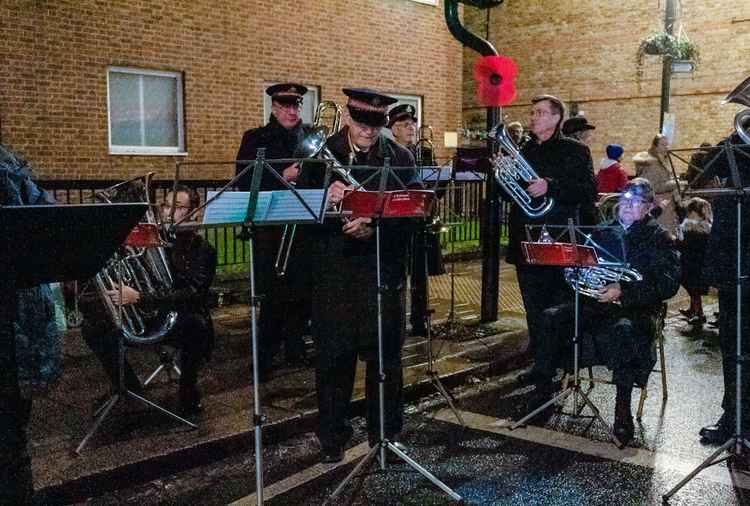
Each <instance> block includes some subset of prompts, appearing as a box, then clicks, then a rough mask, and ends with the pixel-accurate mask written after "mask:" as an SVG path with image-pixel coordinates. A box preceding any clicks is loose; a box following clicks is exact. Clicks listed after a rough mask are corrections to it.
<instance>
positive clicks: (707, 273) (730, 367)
mask: <svg viewBox="0 0 750 506" xmlns="http://www.w3.org/2000/svg"><path fill="white" fill-rule="evenodd" d="M724 142H729V143H731V144H733V145H737V144H740V145H741V144H743V143H744V142H743V141H742V139H740V137H739V136H738V135H737V133H736V132H735V133H733V134H732V135H731V136H730V137H729V138H728V139H725V140H724V141H722V142H721V143H719V145H722V144H723V143H724ZM748 157H750V148H747V147H743V148H741V149H739V150H735V159H736V161H737V170H738V172H739V176H740V179H741V183H742V187H743V188H746V187H748V186H750V159H749V158H748ZM707 170H708V171H710V172H711V173H712V174H711V176H718V177H719V178H720V179H721V180H722V181H725V180H726V181H727V183H726V186H728V187H729V186H732V184H733V183H732V178H731V174H730V170H729V161H728V160H727V156H726V152H722V153H720V154H719V155H718V157H717V159H716V160H715V161H714V162H713V163H712V164H711V165H710V166H709V167H708V169H707ZM706 180H707V178H706V179H703V180H702V181H694V182H692V183H691V184H692V185H697V186H700V184H701V183H702V182H705V181H706ZM742 198H743V201H742V221H741V226H742V230H741V240H742V245H741V246H742V265H741V270H740V272H741V274H742V275H743V276H744V279H745V281H744V283H743V285H742V300H741V301H740V303H741V305H742V306H741V307H742V314H741V315H740V317H741V320H742V342H741V345H742V354H743V355H744V356H747V354H748V352H749V351H748V350H750V287H748V283H747V273H748V272H750V255H748V251H750V249H749V248H750V199H748V197H747V195H743V197H742ZM711 205H712V206H713V212H714V221H713V224H712V226H711V234H710V235H709V238H708V246H707V247H706V251H710V252H711V254H710V255H708V254H707V255H706V257H705V260H704V264H703V276H704V280H705V281H706V282H707V284H709V285H710V286H715V287H717V288H718V290H719V340H720V346H721V365H722V370H723V374H724V394H723V397H722V401H721V407H722V409H723V411H724V412H723V413H722V415H721V417H719V419H718V421H717V422H716V423H715V424H713V425H709V426H707V427H703V428H702V429H701V430H700V436H701V438H702V439H703V440H705V441H706V442H708V443H712V444H721V443H724V442H725V441H727V440H728V439H729V438H730V437H731V436H732V435H733V434H734V429H735V423H736V422H735V421H736V404H735V401H736V399H735V396H736V393H737V392H736V388H737V369H736V366H737V292H736V290H737V200H736V197H734V196H732V195H720V196H716V197H714V198H713V199H712V201H711ZM740 381H741V382H742V399H741V400H740V402H741V404H742V406H741V407H742V419H741V420H740V424H741V427H742V428H743V430H745V431H747V429H748V427H750V365H748V364H747V362H744V363H743V364H742V377H741V380H740Z"/></svg>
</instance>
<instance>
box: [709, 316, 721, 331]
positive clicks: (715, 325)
mask: <svg viewBox="0 0 750 506" xmlns="http://www.w3.org/2000/svg"><path fill="white" fill-rule="evenodd" d="M708 326H709V327H713V328H715V329H718V328H719V319H718V318H717V319H715V320H711V321H710V322H708Z"/></svg>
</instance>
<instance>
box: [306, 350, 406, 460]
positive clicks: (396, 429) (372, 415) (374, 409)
mask: <svg viewBox="0 0 750 506" xmlns="http://www.w3.org/2000/svg"><path fill="white" fill-rule="evenodd" d="M365 363H366V367H367V370H366V372H365V402H366V403H367V433H368V439H369V441H370V443H371V444H374V443H376V442H377V441H379V439H380V410H379V403H380V396H379V390H378V361H377V359H372V360H367V361H366V362H365ZM356 370H357V353H356V352H347V353H344V354H340V355H338V356H337V357H336V358H335V359H333V360H330V359H326V360H322V359H320V360H319V363H318V367H317V368H316V370H315V384H316V389H317V393H318V410H319V413H320V415H319V416H320V423H319V424H318V439H319V441H320V445H321V447H322V448H323V449H326V448H338V447H342V446H344V445H345V444H346V442H347V441H348V440H349V438H350V437H351V435H352V428H351V426H350V425H349V418H350V413H349V401H350V399H351V397H352V391H353V388H354V377H355V373H356ZM383 371H384V373H385V381H384V385H383V386H384V388H385V399H384V400H385V424H384V426H385V436H386V437H387V438H389V439H391V438H393V437H394V436H396V435H398V434H399V433H400V432H401V429H402V427H403V412H402V406H401V402H402V399H401V392H402V387H403V374H402V371H401V355H400V353H399V354H398V355H397V356H393V357H389V359H388V360H387V361H385V362H384V364H383Z"/></svg>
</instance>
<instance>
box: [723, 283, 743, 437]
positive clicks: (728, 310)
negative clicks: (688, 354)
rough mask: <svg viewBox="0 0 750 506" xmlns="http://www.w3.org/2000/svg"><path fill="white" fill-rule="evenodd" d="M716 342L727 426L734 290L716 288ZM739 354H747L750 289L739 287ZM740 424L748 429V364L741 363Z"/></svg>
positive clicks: (731, 404) (731, 400)
mask: <svg viewBox="0 0 750 506" xmlns="http://www.w3.org/2000/svg"><path fill="white" fill-rule="evenodd" d="M719 339H720V343H721V368H722V372H723V375H724V396H723V398H722V402H721V407H722V408H724V415H725V417H726V421H727V423H729V424H731V425H733V424H734V423H735V412H736V395H737V369H736V365H737V356H736V355H737V292H736V290H735V289H734V288H720V289H719ZM741 345H742V354H743V355H744V356H748V353H750V287H748V286H747V284H745V285H744V286H743V287H742V338H741ZM741 381H742V400H741V404H742V425H743V429H744V430H748V429H750V391H749V390H748V389H750V362H745V363H743V364H742V378H741Z"/></svg>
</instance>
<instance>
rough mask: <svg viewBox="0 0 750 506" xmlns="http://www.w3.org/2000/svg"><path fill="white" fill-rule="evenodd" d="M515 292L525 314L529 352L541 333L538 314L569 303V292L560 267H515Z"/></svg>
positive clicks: (570, 293)
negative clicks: (517, 290)
mask: <svg viewBox="0 0 750 506" xmlns="http://www.w3.org/2000/svg"><path fill="white" fill-rule="evenodd" d="M516 275H517V277H518V288H519V290H520V291H521V298H522V299H523V307H524V309H525V310H526V326H527V328H528V330H529V351H531V352H533V351H534V349H535V347H536V344H537V342H538V341H539V339H540V337H539V335H540V333H541V332H542V327H541V325H542V312H543V311H544V310H545V309H547V308H548V307H552V306H555V305H557V304H563V303H565V302H568V301H570V300H572V297H573V291H572V290H571V289H570V287H568V285H567V283H566V282H565V278H563V274H562V269H561V268H560V267H549V266H536V265H525V264H519V265H516Z"/></svg>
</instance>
